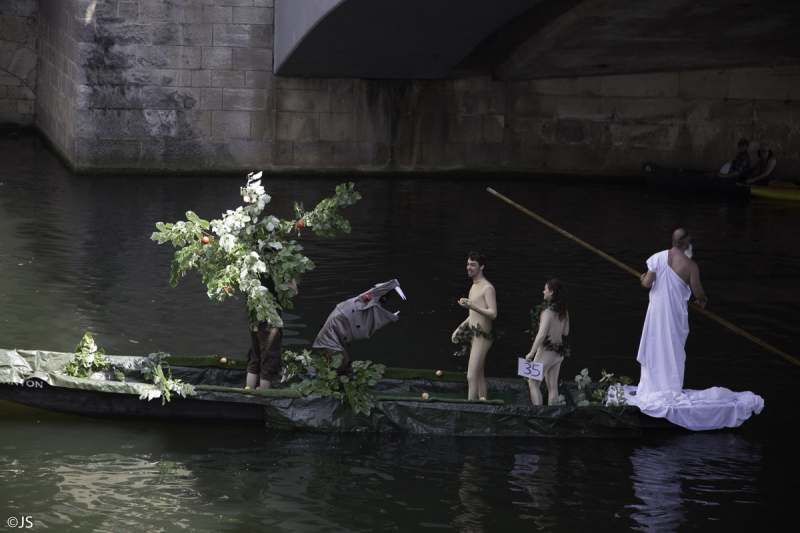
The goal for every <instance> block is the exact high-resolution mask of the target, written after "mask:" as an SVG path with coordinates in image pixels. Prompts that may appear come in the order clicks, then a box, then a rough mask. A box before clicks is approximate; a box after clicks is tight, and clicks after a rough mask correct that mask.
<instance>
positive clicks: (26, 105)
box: [17, 100, 36, 115]
mask: <svg viewBox="0 0 800 533" xmlns="http://www.w3.org/2000/svg"><path fill="white" fill-rule="evenodd" d="M35 111H36V102H35V101H34V100H17V113H19V114H21V115H33V114H34V112H35Z"/></svg>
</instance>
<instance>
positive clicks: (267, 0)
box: [253, 0, 275, 7]
mask: <svg viewBox="0 0 800 533" xmlns="http://www.w3.org/2000/svg"><path fill="white" fill-rule="evenodd" d="M253 5H254V6H256V7H275V0H253Z"/></svg>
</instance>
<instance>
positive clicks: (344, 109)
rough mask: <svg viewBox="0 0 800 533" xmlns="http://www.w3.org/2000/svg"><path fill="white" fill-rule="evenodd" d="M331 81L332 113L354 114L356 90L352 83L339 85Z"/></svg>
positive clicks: (335, 81)
mask: <svg viewBox="0 0 800 533" xmlns="http://www.w3.org/2000/svg"><path fill="white" fill-rule="evenodd" d="M338 81H339V80H331V88H330V92H331V111H332V112H334V113H354V112H355V109H356V96H355V88H354V87H353V85H352V83H337V82H338Z"/></svg>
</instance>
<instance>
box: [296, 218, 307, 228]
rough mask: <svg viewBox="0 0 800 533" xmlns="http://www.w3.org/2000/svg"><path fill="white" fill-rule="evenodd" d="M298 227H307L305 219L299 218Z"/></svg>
mask: <svg viewBox="0 0 800 533" xmlns="http://www.w3.org/2000/svg"><path fill="white" fill-rule="evenodd" d="M297 227H298V228H300V229H303V228H305V227H306V223H305V222H304V221H302V220H298V221H297Z"/></svg>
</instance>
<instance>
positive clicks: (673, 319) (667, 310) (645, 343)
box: [636, 228, 708, 397]
mask: <svg viewBox="0 0 800 533" xmlns="http://www.w3.org/2000/svg"><path fill="white" fill-rule="evenodd" d="M690 240H691V236H690V235H689V230H687V229H686V228H678V229H676V230H675V231H674V232H673V233H672V248H670V249H669V250H664V251H662V252H659V253H657V254H655V255H653V256H652V257H650V258H649V259H648V260H647V272H646V273H644V274H642V277H641V283H642V287H644V288H646V289H650V305H649V306H648V307H647V317H646V318H645V321H644V329H643V331H642V340H641V343H640V344H639V355H638V356H637V357H636V360H637V361H639V363H641V365H642V377H641V380H640V382H639V387H638V389H637V392H636V396H637V397H641V396H643V395H646V394H652V393H656V392H664V391H673V392H681V390H682V388H683V371H684V367H685V364H686V351H685V350H684V346H685V344H686V337H687V336H688V335H689V317H688V314H689V313H688V310H687V307H686V302H687V301H688V300H689V297H691V295H692V294H693V293H694V296H695V299H696V300H695V304H697V305H699V306H700V307H702V308H705V306H706V302H707V301H708V298H706V294H705V292H704V291H703V287H702V286H701V285H700V269H699V268H698V267H697V263H695V262H694V261H692V260H691V256H692V245H691V242H690Z"/></svg>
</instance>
